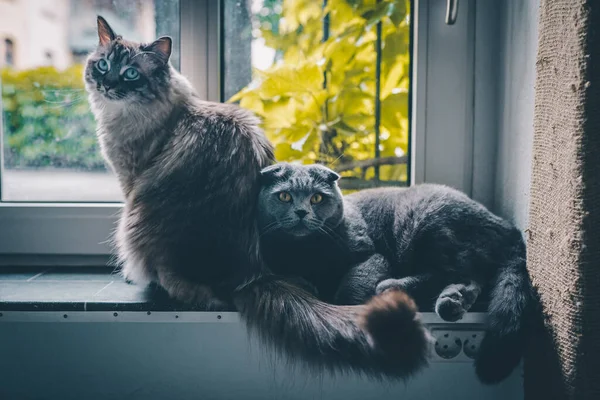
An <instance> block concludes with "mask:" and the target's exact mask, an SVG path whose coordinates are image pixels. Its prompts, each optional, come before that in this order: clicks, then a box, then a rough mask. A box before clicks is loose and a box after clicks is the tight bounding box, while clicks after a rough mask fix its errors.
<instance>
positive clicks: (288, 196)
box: [279, 192, 292, 203]
mask: <svg viewBox="0 0 600 400" xmlns="http://www.w3.org/2000/svg"><path fill="white" fill-rule="evenodd" d="M279 200H281V201H283V202H284V203H289V202H290V201H292V195H291V194H289V193H288V192H279Z"/></svg>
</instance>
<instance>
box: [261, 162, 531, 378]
mask: <svg viewBox="0 0 600 400" xmlns="http://www.w3.org/2000/svg"><path fill="white" fill-rule="evenodd" d="M338 179H339V175H338V174H336V173H335V172H334V171H332V170H330V169H328V168H326V167H323V166H319V165H312V166H303V165H291V164H285V163H281V164H276V165H273V166H270V167H267V168H265V169H264V170H263V171H262V183H263V186H262V189H261V193H260V198H259V211H258V223H259V229H260V231H261V251H262V254H263V257H264V260H265V262H266V263H267V265H268V266H269V267H270V268H271V269H272V270H273V272H275V273H278V274H280V275H282V276H291V277H294V278H301V279H302V280H304V281H306V283H305V287H307V288H312V290H313V292H314V293H315V294H316V295H318V296H319V297H320V298H321V299H322V300H325V301H328V302H333V303H335V304H345V305H351V304H362V303H365V302H366V301H368V300H369V299H371V298H372V297H373V296H376V295H377V294H380V293H383V292H386V291H387V290H391V289H399V290H402V291H404V292H406V293H408V294H409V295H410V296H411V297H413V298H414V299H415V300H416V302H417V305H418V306H419V309H421V310H427V309H431V308H432V306H434V307H433V308H434V309H435V311H436V312H437V314H438V315H439V316H440V317H441V318H443V319H444V320H446V321H456V320H458V319H460V318H462V316H463V315H464V313H465V312H467V311H468V310H469V309H470V308H471V307H472V306H473V304H474V303H475V301H476V300H477V298H478V296H479V295H480V293H481V292H482V290H485V291H487V292H489V290H490V289H491V290H492V292H491V295H490V298H489V307H488V311H489V322H488V326H487V333H486V336H485V338H484V339H483V342H482V344H481V347H480V351H479V353H478V356H477V359H476V363H475V365H476V371H477V374H478V376H479V378H480V379H481V380H482V381H483V382H486V383H494V382H498V381H500V380H502V379H504V378H505V377H507V376H508V375H509V374H510V372H511V371H512V370H513V369H514V368H515V367H516V365H517V364H518V362H519V360H520V359H521V355H522V351H523V346H524V335H525V333H524V332H525V323H526V321H527V319H528V315H529V312H530V309H531V300H532V298H533V297H532V296H533V294H532V289H531V286H530V281H529V277H528V275H527V270H526V267H525V244H524V242H523V238H522V235H521V232H520V231H519V230H518V229H516V228H515V227H514V226H512V225H511V224H510V223H508V222H507V221H505V220H503V219H501V218H499V217H497V216H496V215H494V214H492V213H491V212H489V211H488V210H487V209H486V208H485V207H483V206H482V205H481V204H479V203H477V202H475V201H473V200H471V199H470V198H469V197H467V196H466V195H464V194H463V193H460V192H458V191H456V190H454V189H451V188H449V187H446V186H442V185H431V184H425V185H416V186H413V187H410V188H407V189H404V188H383V189H372V190H363V191H360V192H357V193H354V194H351V195H348V196H346V197H342V194H341V192H340V190H339V188H338V185H337V180H338Z"/></svg>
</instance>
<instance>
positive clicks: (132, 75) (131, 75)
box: [123, 68, 140, 81]
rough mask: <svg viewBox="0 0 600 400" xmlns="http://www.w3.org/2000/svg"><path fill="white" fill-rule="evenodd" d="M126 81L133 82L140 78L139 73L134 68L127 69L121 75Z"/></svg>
mask: <svg viewBox="0 0 600 400" xmlns="http://www.w3.org/2000/svg"><path fill="white" fill-rule="evenodd" d="M123 76H124V77H125V80H126V81H135V80H136V79H138V78H139V77H140V73H139V72H138V70H137V69H135V68H127V69H126V70H125V73H124V74H123Z"/></svg>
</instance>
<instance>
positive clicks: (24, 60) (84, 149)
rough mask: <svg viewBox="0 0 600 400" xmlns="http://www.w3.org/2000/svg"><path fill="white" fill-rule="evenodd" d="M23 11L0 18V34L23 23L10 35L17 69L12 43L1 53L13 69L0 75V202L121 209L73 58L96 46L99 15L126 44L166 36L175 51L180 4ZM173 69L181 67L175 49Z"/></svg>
mask: <svg viewBox="0 0 600 400" xmlns="http://www.w3.org/2000/svg"><path fill="white" fill-rule="evenodd" d="M50 2H52V3H53V4H49V3H50ZM38 3H39V4H38ZM23 4H24V2H19V3H17V5H16V6H15V7H12V8H11V9H9V10H12V11H9V12H5V13H1V15H0V26H8V25H9V24H8V23H7V21H15V20H19V19H21V21H20V23H19V24H15V26H14V27H13V28H12V29H13V31H12V32H10V33H11V35H12V36H13V37H15V38H16V39H17V40H18V41H19V42H20V43H22V45H23V46H24V47H25V51H24V52H23V55H22V57H21V59H20V60H19V65H18V66H14V65H13V62H12V60H13V58H12V51H13V49H12V42H11V45H10V46H6V54H7V57H6V59H7V64H9V65H13V67H15V68H10V69H5V70H3V71H2V87H1V89H2V104H3V107H2V110H3V116H4V118H3V119H4V123H3V136H2V141H3V150H4V151H3V170H2V180H1V183H2V191H1V194H2V200H3V201H35V202H41V201H43V202H49V201H51V202H57V201H68V202H83V201H95V202H102V201H119V200H120V199H121V194H120V191H119V188H118V185H117V182H116V178H115V177H114V176H113V175H112V174H111V173H110V172H109V171H107V168H106V166H105V164H104V161H103V160H102V156H101V155H100V151H99V148H98V144H97V142H96V138H95V128H94V121H93V117H92V115H91V113H90V112H89V107H88V104H87V95H86V93H85V91H84V88H83V78H82V72H83V66H84V62H85V57H79V56H78V55H81V54H87V53H89V52H90V51H91V50H92V49H93V48H94V47H95V46H96V45H97V43H98V38H97V33H96V26H95V17H96V15H97V14H100V15H103V16H105V17H106V18H107V19H108V20H109V21H110V22H111V24H113V26H114V29H115V30H116V31H117V32H118V33H119V34H121V35H123V36H124V37H130V38H132V39H134V40H140V41H151V40H153V39H154V38H155V37H156V36H157V35H164V34H169V35H171V36H173V37H174V38H175V43H176V44H177V43H179V40H178V32H179V10H178V1H177V0H157V1H143V0H136V1H131V0H117V1H99V0H98V1H80V0H72V1H70V2H69V1H67V2H65V1H62V0H59V1H53V0H48V1H44V2H34V3H32V6H35V7H38V6H39V7H42V6H43V7H46V8H43V9H40V10H39V12H35V10H29V11H27V12H22V11H23V10H22V9H21V8H22V7H24V5H23ZM19 5H22V7H20V6H19ZM50 9H51V10H52V12H51V13H48V10H50ZM9 54H10V58H9ZM8 60H10V62H8ZM174 63H175V64H176V65H177V64H178V49H177V48H176V50H175V55H174Z"/></svg>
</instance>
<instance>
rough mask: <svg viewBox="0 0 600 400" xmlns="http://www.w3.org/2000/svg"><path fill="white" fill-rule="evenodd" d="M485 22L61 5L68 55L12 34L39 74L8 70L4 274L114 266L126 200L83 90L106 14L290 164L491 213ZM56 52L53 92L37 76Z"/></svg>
mask: <svg viewBox="0 0 600 400" xmlns="http://www.w3.org/2000/svg"><path fill="white" fill-rule="evenodd" d="M49 1H51V0H49ZM34 3H36V4H37V2H34ZM18 4H20V3H19V2H15V3H11V7H17V6H18ZM44 4H46V3H45V2H44ZM60 5H64V6H65V8H64V9H60ZM487 8H489V7H486V6H485V5H482V6H478V7H477V9H476V8H475V1H474V0H464V1H461V3H460V10H459V14H458V19H457V22H456V23H455V24H454V25H451V26H450V25H446V24H445V14H446V0H427V1H426V0H413V1H407V0H380V1H377V0H362V1H355V0H327V1H322V0H154V1H152V0H144V1H142V0H135V1H133V0H109V1H104V0H88V1H77V0H72V1H70V2H65V1H57V6H56V7H53V11H54V15H55V19H54V20H48V19H47V18H46V20H45V21H44V22H43V23H44V29H43V30H42V34H41V35H42V36H43V37H45V38H47V39H48V40H49V41H50V42H57V43H59V44H60V45H58V44H57V45H55V46H56V47H54V45H53V46H50V45H49V44H48V43H49V42H48V41H46V40H45V39H44V38H42V37H41V36H39V35H38V36H37V38H36V39H31V42H27V41H25V40H28V39H26V38H28V37H29V36H28V35H25V34H24V33H20V32H21V31H15V33H11V34H10V37H14V38H16V39H17V40H18V43H19V46H20V47H21V46H22V47H23V48H24V49H27V51H26V53H27V54H31V57H30V58H31V59H28V60H21V59H19V60H17V61H18V64H17V65H16V68H15V69H14V70H9V69H4V70H2V81H1V87H2V110H3V118H2V120H0V123H1V125H0V130H1V131H2V136H1V137H2V141H1V142H0V143H1V144H2V146H3V149H2V152H0V155H1V157H2V169H0V182H1V186H0V188H1V192H0V196H1V200H2V201H1V202H0V263H3V262H4V263H7V262H10V263H11V264H15V263H19V262H22V263H27V262H30V260H31V257H36V256H37V255H44V257H43V260H46V259H48V260H49V259H50V258H49V257H48V255H54V256H55V257H58V258H59V259H61V260H64V258H65V257H67V256H68V257H73V259H77V260H79V261H77V263H79V264H81V263H85V262H89V263H98V262H105V260H106V259H107V258H108V254H109V252H110V247H109V245H108V244H107V239H108V238H109V236H110V233H111V232H112V231H113V229H114V224H115V221H116V218H117V216H118V213H119V210H120V207H121V205H120V204H119V203H118V202H119V200H120V198H121V197H120V192H119V189H118V186H117V183H116V180H115V178H114V176H113V175H112V174H111V173H110V172H108V171H106V169H105V167H104V162H103V160H102V158H101V156H100V154H99V153H98V148H97V142H96V140H95V137H94V135H93V133H94V131H93V130H94V125H93V120H92V118H91V116H90V113H89V112H88V109H87V104H86V96H85V94H84V92H83V88H82V86H81V79H80V77H81V63H82V62H83V61H84V60H85V55H86V54H87V52H88V51H89V49H90V48H91V47H90V46H94V45H95V43H96V40H97V38H96V27H95V16H96V14H101V15H103V16H105V17H106V18H107V19H108V21H109V22H110V23H111V25H112V26H113V27H114V28H115V30H117V31H118V32H121V33H123V34H124V35H129V36H131V37H133V38H135V39H142V40H150V39H152V38H154V37H155V36H156V35H159V34H168V35H170V36H172V37H174V43H175V52H174V56H173V63H174V65H175V67H176V68H179V69H180V70H181V71H182V72H183V73H184V74H185V75H186V77H188V79H190V81H191V82H192V84H193V85H194V87H195V88H196V91H197V92H198V94H199V95H200V96H201V97H202V98H205V99H208V100H212V101H233V102H240V103H241V105H242V106H244V107H248V108H250V109H252V110H254V111H255V112H257V113H258V114H259V115H261V117H263V120H264V124H265V130H266V131H267V134H268V135H269V137H270V138H271V139H272V140H273V142H275V145H276V146H277V155H278V157H279V158H280V159H286V160H297V161H302V162H315V161H321V162H324V163H327V164H330V165H332V166H333V167H334V168H337V169H338V170H343V171H342V172H343V174H344V175H346V176H347V179H344V180H345V181H346V182H348V183H347V185H348V186H347V187H345V189H346V190H356V189H361V188H363V187H370V186H377V185H405V184H413V183H420V182H423V181H433V182H439V183H445V184H448V185H451V186H454V187H457V188H459V189H461V190H463V191H465V192H467V193H469V194H472V195H473V197H475V198H476V199H478V200H483V201H484V203H485V198H487V197H490V194H489V191H490V190H492V192H493V184H490V183H489V182H492V177H493V168H490V165H491V163H492V161H490V160H493V143H494V139H493V136H492V135H490V134H489V132H488V131H489V129H487V128H488V126H489V125H486V122H485V121H487V120H485V119H484V120H481V119H478V115H479V114H485V108H486V107H489V106H487V104H489V101H488V100H489V99H486V98H485V96H492V97H493V93H492V94H489V93H490V91H489V90H485V88H486V86H485V85H486V82H490V81H493V76H492V75H493V73H492V72H490V71H493V70H492V69H488V68H483V66H485V65H486V64H485V60H487V59H489V54H490V52H491V51H493V47H491V46H486V45H485V42H484V44H483V45H482V44H478V43H479V42H476V40H475V37H476V32H479V30H480V29H483V30H484V31H485V24H483V23H481V22H479V23H476V21H477V19H476V16H477V15H479V14H480V13H483V12H485V10H486V9H487ZM3 10H4V9H2V8H0V27H2V28H1V29H2V30H0V34H2V35H3V34H4V32H3V29H5V26H8V25H6V24H5V22H4V19H6V18H9V19H10V18H11V17H6V13H3ZM328 12H329V13H328ZM327 14H329V16H328V17H325V15H327ZM19 15H21V14H19ZM27 15H28V16H27V18H37V17H35V15H38V16H40V15H41V16H42V17H43V14H42V13H28V14H27ZM42 17H40V18H42ZM19 18H21V17H19ZM12 19H13V20H14V19H18V18H17V17H15V16H13V17H12ZM483 20H485V19H482V21H483ZM54 23H56V24H57V25H60V26H54V25H53V24H54ZM40 24H41V22H40ZM17 25H19V26H20V27H21V28H22V27H25V26H35V25H36V24H24V23H20V24H17ZM40 26H41V25H40ZM14 29H16V28H14ZM63 34H64V35H63ZM63 37H64V38H66V39H65V40H66V42H61V41H60V40H58V39H59V38H63ZM22 38H23V39H22ZM23 41H24V42H23ZM38 45H39V46H41V47H40V48H39V49H38V47H37V46H38ZM378 49H379V50H378ZM490 49H491V50H490ZM20 51H21V50H20ZM45 51H52V54H53V64H54V66H53V67H51V68H49V69H46V70H45V71H46V72H47V74H48V75H46V76H45V78H47V79H45V80H42V79H41V78H36V77H35V76H33V75H31V76H29V74H33V73H34V72H35V71H36V70H39V68H40V65H42V63H43V60H44V52H45ZM36 52H37V53H36ZM28 57H29V56H28ZM475 70H477V74H475ZM23 76H29V77H28V78H27V80H25V81H18V80H16V79H17V77H23ZM474 77H476V79H475V78H474ZM269 85H271V87H269ZM302 85H306V88H305V89H307V90H305V91H304V92H303V91H302V87H301V86H302ZM377 88H379V89H378V90H377ZM476 94H477V96H478V98H477V100H478V101H477V102H476V101H475V95H476ZM24 102H26V103H24ZM17 107H20V108H18V109H17ZM376 109H378V110H379V111H376ZM348 110H350V111H348ZM290 116H293V119H290V118H289V117H290ZM482 121H484V122H482ZM291 122H293V124H292V123H291ZM475 128H477V129H475ZM377 167H379V172H377ZM104 257H106V258H104ZM22 260H23V261H22ZM38 260H39V259H38ZM85 260H90V261H85ZM102 260H104V261H102ZM39 262H46V261H39ZM61 262H64V261H61Z"/></svg>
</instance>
